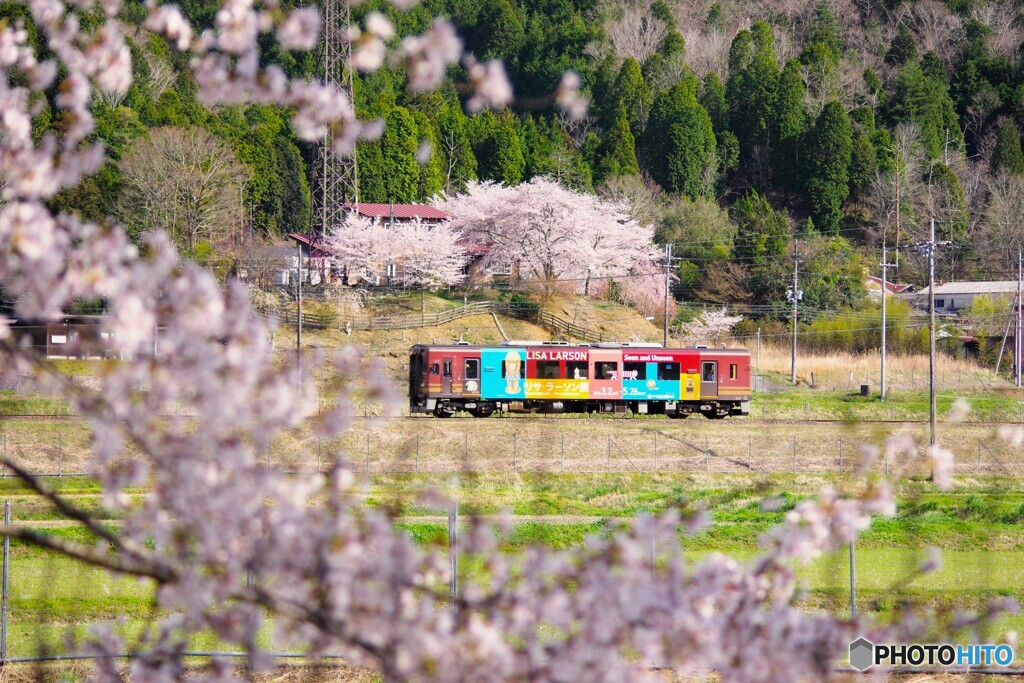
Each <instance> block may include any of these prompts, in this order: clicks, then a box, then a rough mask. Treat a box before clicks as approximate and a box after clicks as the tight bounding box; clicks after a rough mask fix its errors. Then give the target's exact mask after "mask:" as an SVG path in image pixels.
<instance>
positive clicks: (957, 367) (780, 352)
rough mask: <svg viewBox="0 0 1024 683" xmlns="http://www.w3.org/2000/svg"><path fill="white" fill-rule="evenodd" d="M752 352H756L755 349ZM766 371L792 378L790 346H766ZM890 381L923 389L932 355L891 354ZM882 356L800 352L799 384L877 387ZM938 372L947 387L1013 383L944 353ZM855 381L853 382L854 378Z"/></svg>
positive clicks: (899, 386) (763, 357) (892, 385)
mask: <svg viewBox="0 0 1024 683" xmlns="http://www.w3.org/2000/svg"><path fill="white" fill-rule="evenodd" d="M751 351H752V352H753V351H754V349H753V348H752V347H751ZM757 363H758V367H759V369H760V370H761V371H762V372H770V373H777V374H780V375H784V376H786V377H789V374H790V367H791V366H790V363H791V356H790V347H789V346H781V345H778V346H777V345H773V344H762V346H761V354H760V357H759V359H758V360H757ZM886 365H887V369H886V379H887V381H888V385H889V388H890V389H892V390H910V389H921V388H922V387H924V386H925V383H926V382H927V374H928V356H927V355H926V354H918V355H912V356H904V355H895V354H889V356H888V357H887V359H886ZM879 367H880V357H879V354H877V353H844V352H833V353H827V354H821V353H819V354H808V353H803V352H800V351H798V353H797V363H796V368H797V381H798V382H799V383H803V384H810V383H811V374H812V373H813V375H814V380H815V382H816V383H817V384H818V385H819V386H826V387H833V386H840V387H842V386H852V387H854V388H856V387H857V385H860V384H870V385H872V386H875V387H877V385H878V377H879ZM936 372H937V373H938V378H939V384H940V386H944V387H950V388H951V387H954V386H957V385H959V386H960V387H962V388H966V387H970V386H973V387H978V388H999V387H1007V386H1009V383H1008V382H1007V381H1006V380H1004V379H1003V378H1001V377H999V376H997V375H996V374H995V373H993V372H992V371H991V370H989V369H987V368H984V367H982V366H981V365H978V364H977V363H975V362H974V361H973V360H970V359H958V358H953V357H951V356H949V355H946V354H944V353H940V354H938V356H937V357H936ZM851 378H852V379H851Z"/></svg>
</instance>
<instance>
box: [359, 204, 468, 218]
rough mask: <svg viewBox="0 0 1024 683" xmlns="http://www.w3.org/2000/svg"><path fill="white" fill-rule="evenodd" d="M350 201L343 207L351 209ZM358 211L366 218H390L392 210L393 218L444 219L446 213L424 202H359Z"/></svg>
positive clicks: (446, 216) (446, 215)
mask: <svg viewBox="0 0 1024 683" xmlns="http://www.w3.org/2000/svg"><path fill="white" fill-rule="evenodd" d="M352 207H353V205H352V203H351V202H345V208H346V209H351V208H352ZM358 210H359V213H360V214H362V215H363V216H366V217H367V218H390V217H391V216H392V211H393V212H394V214H393V215H394V217H395V218H421V219H425V220H429V221H446V220H448V219H449V218H450V216H449V215H448V214H446V213H445V212H444V211H441V210H440V209H435V208H434V207H432V206H427V205H426V204H364V203H363V202H359V209H358Z"/></svg>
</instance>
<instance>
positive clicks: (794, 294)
mask: <svg viewBox="0 0 1024 683" xmlns="http://www.w3.org/2000/svg"><path fill="white" fill-rule="evenodd" d="M799 244H800V240H793V287H792V289H790V290H788V291H787V292H786V298H787V299H788V300H789V302H790V303H792V304H793V314H792V316H791V323H792V327H793V349H792V352H791V354H790V369H789V381H790V382H792V383H793V384H794V385H795V384H796V319H797V316H798V315H799V311H798V310H797V306H798V304H799V303H800V302H801V301H802V300H803V298H804V293H803V292H801V291H800V254H799V253H797V247H798V246H799Z"/></svg>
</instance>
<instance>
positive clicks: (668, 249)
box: [661, 242, 672, 349]
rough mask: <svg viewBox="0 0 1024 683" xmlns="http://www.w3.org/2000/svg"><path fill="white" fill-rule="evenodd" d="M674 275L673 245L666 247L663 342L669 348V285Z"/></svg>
mask: <svg viewBox="0 0 1024 683" xmlns="http://www.w3.org/2000/svg"><path fill="white" fill-rule="evenodd" d="M671 274H672V243H671V242H669V243H668V244H666V245H665V307H664V309H662V342H661V345H662V346H664V347H665V348H666V349H667V348H668V285H669V277H670V276H671Z"/></svg>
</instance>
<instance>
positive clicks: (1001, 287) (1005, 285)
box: [920, 280, 1017, 296]
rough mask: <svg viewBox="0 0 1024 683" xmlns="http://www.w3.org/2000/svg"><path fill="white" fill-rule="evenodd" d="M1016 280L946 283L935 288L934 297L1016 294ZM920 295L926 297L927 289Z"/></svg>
mask: <svg viewBox="0 0 1024 683" xmlns="http://www.w3.org/2000/svg"><path fill="white" fill-rule="evenodd" d="M1016 291H1017V281H1016V280H994V281H989V282H946V283H944V284H941V285H936V286H935V294H936V296H938V295H940V294H944V295H951V294H1003V293H1006V292H1013V293H1016ZM920 294H923V295H925V296H927V294H928V288H927V287H925V288H924V289H922V290H921V292H920Z"/></svg>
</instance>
